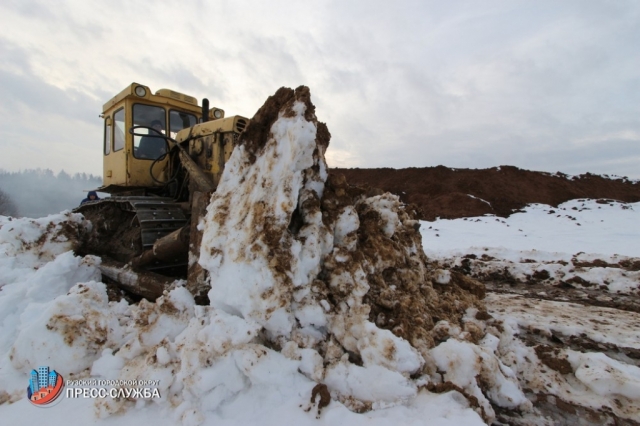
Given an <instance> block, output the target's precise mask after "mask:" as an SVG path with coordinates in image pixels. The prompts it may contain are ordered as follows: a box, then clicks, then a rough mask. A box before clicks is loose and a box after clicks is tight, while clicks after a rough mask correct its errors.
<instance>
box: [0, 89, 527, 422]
mask: <svg viewBox="0 0 640 426" xmlns="http://www.w3.org/2000/svg"><path fill="white" fill-rule="evenodd" d="M329 137H330V135H329V132H328V130H327V129H326V126H324V125H323V124H322V123H318V122H317V120H316V117H315V115H314V107H313V105H312V104H311V102H310V95H309V90H308V88H305V87H301V88H299V89H297V90H296V91H295V92H294V91H292V90H290V89H281V90H279V91H278V92H277V93H276V94H275V95H274V96H273V97H271V98H270V99H269V100H268V101H267V103H266V104H265V106H264V107H263V108H261V109H260V110H259V111H258V113H257V114H256V116H255V117H254V118H253V120H252V121H251V124H250V125H249V127H248V128H247V130H246V132H245V133H244V135H243V138H242V139H241V140H240V142H239V145H238V146H237V148H236V149H235V150H234V152H233V155H232V157H231V159H230V160H229V162H228V163H227V165H226V167H225V172H224V174H223V177H222V181H221V182H220V184H219V186H218V188H217V191H216V193H215V194H214V196H213V198H212V200H211V203H210V205H209V207H208V211H207V216H206V219H205V220H204V221H203V223H201V224H200V225H199V226H200V228H201V229H202V230H203V239H202V247H201V258H200V264H201V265H202V266H203V268H205V270H206V271H207V272H208V275H209V278H208V279H209V282H210V284H211V290H210V292H209V299H210V301H211V305H210V306H197V305H196V304H195V302H194V298H193V296H192V295H191V294H190V293H189V292H188V291H187V289H185V288H184V287H181V286H180V285H179V284H177V285H176V286H175V288H173V289H172V290H171V291H168V292H165V294H164V296H162V297H160V298H158V299H157V300H156V301H155V302H153V303H151V302H148V301H146V300H142V301H141V302H139V303H138V304H135V305H128V304H127V303H126V301H124V300H121V301H119V302H115V301H109V299H108V297H107V294H106V288H105V285H104V284H102V283H100V282H97V281H98V280H99V279H100V276H99V272H97V268H96V266H97V264H98V262H100V260H99V259H98V258H95V257H92V256H87V257H86V258H84V259H81V258H78V257H74V256H73V255H72V253H65V254H62V255H60V256H58V257H56V258H55V259H54V260H53V261H52V262H50V263H47V264H45V265H44V266H43V267H42V268H41V269H40V271H45V270H46V269H47V268H50V270H48V271H47V272H48V273H49V274H50V276H52V277H55V279H56V281H57V283H56V285H51V284H50V283H49V282H48V281H46V280H43V281H41V282H39V283H38V284H35V283H33V282H30V281H27V282H25V280H22V282H16V283H14V284H15V286H14V287H11V288H8V287H9V286H5V289H6V290H5V289H3V291H2V293H1V294H0V298H2V299H1V300H3V302H4V303H6V304H16V301H15V300H14V299H16V298H18V297H20V296H19V295H20V294H22V295H23V296H22V297H23V299H24V300H23V304H22V305H19V306H18V308H19V309H18V310H17V311H16V310H15V309H13V310H11V309H6V310H3V314H5V312H6V314H7V315H9V316H10V317H11V318H12V320H11V321H5V323H6V324H7V327H8V328H9V327H10V328H13V329H15V330H16V331H15V332H13V334H12V333H7V334H3V337H4V336H6V337H5V339H4V342H3V344H4V346H3V350H4V353H5V354H7V355H9V356H8V357H7V359H9V360H10V361H8V362H5V364H4V365H3V366H2V372H1V374H2V375H3V377H5V378H7V381H3V383H7V385H5V386H6V388H5V389H6V390H5V391H6V392H7V394H9V395H10V396H9V397H7V398H8V399H9V400H12V401H16V400H19V399H20V396H19V395H20V389H23V388H24V386H23V381H24V377H26V375H27V374H28V372H29V371H30V369H31V368H33V366H34V365H40V364H42V365H51V366H53V367H54V368H58V369H60V370H61V371H64V375H65V378H67V379H77V378H85V377H97V378H105V379H109V380H116V379H124V380H127V379H142V378H145V379H155V380H159V381H160V385H159V392H160V395H161V398H159V399H153V400H144V399H138V400H137V401H136V400H131V399H126V398H125V399H104V400H98V401H97V402H96V403H95V410H96V411H95V412H96V415H97V416H98V417H100V418H106V417H109V416H113V415H118V414H122V413H127V412H130V411H131V410H132V409H133V410H154V408H153V407H154V406H155V407H158V408H160V409H161V410H162V411H163V412H164V413H165V415H167V417H168V418H169V419H170V420H171V422H178V423H182V424H185V425H196V424H201V423H203V422H207V421H214V422H218V421H219V420H221V419H224V418H227V417H230V418H232V419H234V421H242V419H244V420H246V421H247V422H249V423H255V421H257V420H258V419H260V420H264V419H271V420H272V421H278V422H281V420H282V414H281V410H282V407H289V416H290V417H291V420H292V421H293V422H296V423H301V422H302V423H306V422H311V421H314V420H315V419H316V418H319V417H320V416H327V417H328V418H339V419H351V420H350V422H352V423H353V422H355V423H358V422H369V421H371V420H375V419H379V420H380V421H383V420H384V419H385V417H386V416H387V415H390V414H389V412H387V411H385V410H382V409H383V408H384V409H386V410H392V411H391V412H393V413H395V415H400V417H404V418H407V419H424V418H425V417H426V416H427V413H430V412H431V413H441V415H442V416H443V418H442V419H440V420H438V419H435V420H434V421H435V422H436V423H437V422H442V423H443V424H445V423H446V422H447V421H449V420H450V421H453V422H456V423H459V422H464V423H466V424H481V418H480V416H478V414H477V413H480V414H481V415H482V416H483V417H484V418H485V419H486V420H491V419H492V418H493V411H491V408H490V404H489V403H488V400H487V399H486V397H485V396H484V395H483V394H482V392H475V393H474V398H475V399H474V401H477V400H478V399H479V400H481V404H482V407H480V406H478V405H477V404H476V405H474V404H471V403H470V402H469V401H468V400H467V399H466V398H465V397H464V395H465V393H464V391H463V393H462V394H458V396H451V395H442V396H439V395H435V394H432V393H430V392H428V391H427V385H429V384H434V383H441V382H442V381H443V380H442V378H441V376H440V375H439V374H438V373H437V371H436V370H437V366H436V358H437V359H440V358H442V357H447V356H452V355H451V354H450V350H447V349H446V348H445V349H443V350H441V351H440V352H439V353H438V355H437V357H435V358H434V355H432V353H431V350H432V348H433V347H434V346H435V344H436V340H437V339H438V341H441V340H442V339H449V338H455V339H460V340H464V341H469V342H471V341H476V342H477V341H478V339H479V338H480V337H481V334H482V333H481V332H480V333H479V331H480V330H481V326H478V325H477V324H475V323H474V321H471V320H463V317H464V315H465V312H467V311H469V310H471V311H474V312H477V311H478V310H479V309H481V310H484V306H483V304H482V302H481V298H482V297H483V296H484V289H483V288H482V286H481V285H479V284H477V283H475V282H473V281H471V280H468V279H466V278H464V277H462V276H461V275H460V274H452V275H451V276H450V277H449V278H448V280H447V284H446V287H447V289H446V291H445V290H442V289H440V290H437V289H435V288H434V285H433V284H432V280H434V278H433V277H432V273H431V272H430V271H428V270H427V266H426V258H425V256H424V253H423V251H422V247H421V241H420V234H419V232H418V223H417V221H416V220H415V216H414V214H413V213H412V212H410V211H406V210H405V208H404V206H403V205H402V204H401V203H400V202H399V200H398V198H397V197H395V196H392V195H390V194H367V193H365V192H364V191H363V190H362V189H358V188H351V187H349V186H348V185H347V183H346V181H345V180H344V178H343V177H340V176H338V177H332V178H328V175H327V167H326V163H325V160H324V151H325V150H326V148H327V146H328V142H329ZM74 220H76V218H71V217H70V218H68V220H67V222H65V223H67V225H68V226H69V224H71V223H74ZM51 230H53V228H51ZM51 235H52V236H54V235H55V233H54V232H52V233H51ZM39 236H40V235H38V236H36V238H38V237H39ZM44 238H45V240H46V239H47V238H49V237H48V236H47V237H44ZM8 240H9V241H11V239H10V238H8ZM16 253H17V252H9V251H7V252H6V255H5V257H4V258H6V259H9V258H15V256H16ZM52 258H53V257H52ZM25 277H26V273H25V274H20V278H25ZM440 281H442V279H440ZM12 285H13V284H12ZM47 285H49V286H50V287H51V288H49V289H47V290H46V291H45V290H44V287H46V286H47ZM43 286H44V287H43ZM34 289H37V290H38V291H39V293H38V296H39V297H41V298H42V300H39V299H37V298H36V296H34V297H32V298H29V297H26V298H25V297H24V295H25V294H27V295H28V294H29V292H30V291H33V290H34ZM7 290H11V291H7ZM53 290H55V291H53ZM17 318H19V320H18V319H17ZM436 323H437V324H438V325H439V327H435V326H436V325H437V324H436ZM443 325H444V327H443ZM444 329H446V331H443V330H444ZM445 335H446V337H444V336H445ZM452 350H453V349H452ZM487 357H489V358H490V355H487ZM8 363H10V365H8ZM69 363H71V365H69V366H67V365H68V364H69ZM494 364H495V365H498V364H497V360H495V357H494ZM61 366H64V367H61ZM474 369H477V371H475V370H474ZM481 369H482V367H481V366H480V365H477V366H476V367H474V368H471V369H467V372H468V373H469V374H472V375H473V376H474V377H475V375H477V374H479V373H480V371H481ZM483 371H486V369H484V370H483ZM474 372H475V373H474ZM505 380H507V381H508V380H511V378H509V377H506V376H501V378H500V380H498V381H496V380H489V382H490V384H489V385H488V386H487V390H489V389H494V388H495V389H496V392H495V395H496V397H497V398H503V397H504V392H502V391H500V390H499V389H500V387H501V386H503V383H504V381H505ZM489 382H488V383H489ZM514 383H515V382H514ZM318 386H319V387H318ZM470 386H471V385H470V384H469V385H468V386H467V387H470ZM515 386H516V388H517V385H515ZM316 393H318V394H319V397H318V398H315V399H313V398H311V396H312V395H315V394H316ZM520 395H521V393H520V394H518V397H519V396H520ZM327 404H328V406H327ZM439 405H440V406H439ZM247 406H249V407H251V409H250V410H247V409H246V407H247ZM470 406H471V407H470ZM473 409H475V410H476V412H477V413H476V412H474V410H473ZM371 410H373V411H371ZM377 410H382V411H377ZM355 412H367V413H368V414H367V416H366V417H364V418H360V417H357V416H358V415H357V414H355ZM445 417H446V419H449V420H446V419H445Z"/></svg>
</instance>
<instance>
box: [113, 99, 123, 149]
mask: <svg viewBox="0 0 640 426" xmlns="http://www.w3.org/2000/svg"><path fill="white" fill-rule="evenodd" d="M113 122H114V128H113V152H116V151H120V150H121V149H123V148H124V135H125V127H124V126H125V123H124V108H120V109H119V110H117V111H116V113H115V114H113Z"/></svg>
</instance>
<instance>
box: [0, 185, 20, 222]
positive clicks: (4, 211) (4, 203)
mask: <svg viewBox="0 0 640 426" xmlns="http://www.w3.org/2000/svg"><path fill="white" fill-rule="evenodd" d="M0 215H2V216H17V215H18V208H17V207H16V205H15V203H14V202H13V200H12V199H11V198H10V197H9V196H8V195H7V194H6V193H5V192H4V191H2V190H1V189H0Z"/></svg>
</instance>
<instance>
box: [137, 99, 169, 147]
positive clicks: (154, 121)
mask: <svg viewBox="0 0 640 426" xmlns="http://www.w3.org/2000/svg"><path fill="white" fill-rule="evenodd" d="M133 125H134V126H146V127H150V128H152V129H155V130H156V131H153V130H147V129H136V130H135V132H136V133H138V134H140V135H142V136H134V137H133V156H134V157H136V158H139V159H145V160H155V159H157V158H159V157H160V156H162V155H163V154H164V153H165V152H166V149H167V142H166V140H165V139H164V138H162V137H159V136H162V135H166V134H167V132H166V129H167V126H166V118H165V110H164V108H162V107H158V106H152V105H143V104H135V105H134V106H133Z"/></svg>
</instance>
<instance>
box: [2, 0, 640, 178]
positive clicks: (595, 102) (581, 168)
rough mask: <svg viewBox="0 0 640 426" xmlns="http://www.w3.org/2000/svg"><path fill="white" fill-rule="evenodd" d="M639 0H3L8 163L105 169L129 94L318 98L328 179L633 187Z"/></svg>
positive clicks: (229, 100)
mask: <svg viewBox="0 0 640 426" xmlns="http://www.w3.org/2000/svg"><path fill="white" fill-rule="evenodd" d="M639 40H640V2H638V1H636V0H632V1H623V0H620V1H588V0H579V1H568V0H564V1H557V0H552V1H533V0H531V1H515V0H504V1H479V0H473V1H444V0H443V1H425V0H420V1H408V0H396V1H394V2H391V1H378V0H366V1H365V0H362V1H360V0H357V1H356V0H354V1H351V0H340V1H305V2H301V1H300V2H296V1H292V0H287V1H273V0H272V1H264V0H262V1H253V0H252V1H239V0H235V1H230V0H229V1H226V0H222V1H207V0H201V1H182V2H176V1H159V0H154V1H135V2H133V1H128V0H127V1H124V0H109V1H87V0H59V1H56V2H51V1H44V0H43V1H38V0H2V1H0V148H1V150H2V151H1V154H0V168H1V169H4V170H19V169H26V168H37V167H40V168H51V169H53V170H54V171H59V170H61V169H64V170H65V171H67V172H69V173H75V172H87V173H93V174H99V175H101V174H102V122H101V119H99V117H98V115H99V114H100V113H101V111H102V105H103V104H104V103H105V102H106V101H107V100H108V99H109V98H110V97H112V96H113V95H115V94H116V93H118V92H119V91H121V90H122V89H124V88H125V87H126V86H128V85H129V84H130V83H132V82H134V81H135V82H138V83H142V84H145V85H148V86H150V88H151V90H152V91H156V90H158V89H160V88H171V89H174V90H177V91H180V92H183V93H186V94H189V95H192V96H195V97H196V98H198V99H201V98H203V97H208V98H209V99H210V101H211V103H212V105H215V106H218V107H221V108H224V109H225V110H226V112H227V115H234V114H239V115H244V116H247V117H251V116H253V114H254V113H255V111H256V110H257V109H258V108H259V107H260V106H261V105H262V104H263V103H264V101H265V99H266V98H267V97H268V96H269V95H271V94H273V93H274V92H275V91H276V90H277V89H278V88H279V87H281V86H288V87H293V88H295V87H297V86H299V85H301V84H305V85H308V86H309V87H310V88H311V93H312V101H313V102H314V103H315V105H316V107H317V116H318V118H319V120H320V121H324V122H326V123H327V125H328V126H329V130H330V131H331V134H332V140H331V145H330V147H329V150H328V152H327V159H328V162H329V165H330V166H332V167H339V166H340V167H395V168H401V167H426V166H436V165H438V164H442V165H445V166H449V167H458V168H486V167H493V166H498V165H505V164H506V165H514V166H517V167H521V168H525V169H530V170H543V171H549V172H555V171H562V172H565V173H569V174H578V173H584V172H592V173H600V174H615V175H620V176H629V177H632V178H640V167H638V165H639V164H640V44H639Z"/></svg>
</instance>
